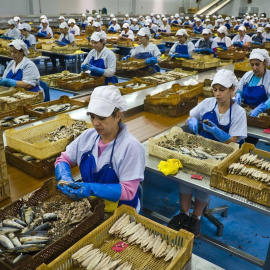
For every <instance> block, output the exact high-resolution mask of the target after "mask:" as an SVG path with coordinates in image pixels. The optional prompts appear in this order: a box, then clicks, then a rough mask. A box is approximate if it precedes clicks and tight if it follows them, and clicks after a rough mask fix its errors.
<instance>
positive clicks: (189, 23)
mask: <svg viewBox="0 0 270 270" xmlns="http://www.w3.org/2000/svg"><path fill="white" fill-rule="evenodd" d="M192 24H193V23H192V22H191V21H190V20H189V17H188V16H187V17H185V21H184V22H183V24H182V26H191V25H192Z"/></svg>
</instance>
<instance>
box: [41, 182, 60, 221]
mask: <svg viewBox="0 0 270 270" xmlns="http://www.w3.org/2000/svg"><path fill="white" fill-rule="evenodd" d="M59 182H60V181H59ZM59 182H58V184H59ZM57 220H58V215H57V214H55V213H46V214H44V215H43V222H46V221H57Z"/></svg>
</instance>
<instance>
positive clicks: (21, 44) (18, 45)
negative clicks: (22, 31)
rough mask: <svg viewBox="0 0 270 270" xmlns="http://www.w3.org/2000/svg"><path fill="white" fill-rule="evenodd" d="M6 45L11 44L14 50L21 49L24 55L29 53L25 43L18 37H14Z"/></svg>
mask: <svg viewBox="0 0 270 270" xmlns="http://www.w3.org/2000/svg"><path fill="white" fill-rule="evenodd" d="M8 46H13V47H14V48H15V49H16V50H18V51H19V50H21V49H22V50H23V53H24V55H25V56H27V54H28V53H29V51H28V50H27V45H26V44H25V43H24V42H23V41H22V40H20V39H15V40H13V41H12V42H11V43H9V44H8Z"/></svg>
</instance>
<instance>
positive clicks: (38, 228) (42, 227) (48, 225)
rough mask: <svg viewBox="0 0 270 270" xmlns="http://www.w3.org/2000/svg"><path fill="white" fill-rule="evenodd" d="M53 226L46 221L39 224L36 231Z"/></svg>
mask: <svg viewBox="0 0 270 270" xmlns="http://www.w3.org/2000/svg"><path fill="white" fill-rule="evenodd" d="M50 227H51V224H50V223H49V222H45V223H43V224H41V225H39V226H37V227H36V228H35V229H34V231H42V230H46V229H49V228H50Z"/></svg>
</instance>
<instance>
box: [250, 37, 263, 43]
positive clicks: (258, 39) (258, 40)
mask: <svg viewBox="0 0 270 270" xmlns="http://www.w3.org/2000/svg"><path fill="white" fill-rule="evenodd" d="M252 41H255V42H260V43H262V41H263V36H260V37H259V36H257V35H256V36H254V37H252Z"/></svg>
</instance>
